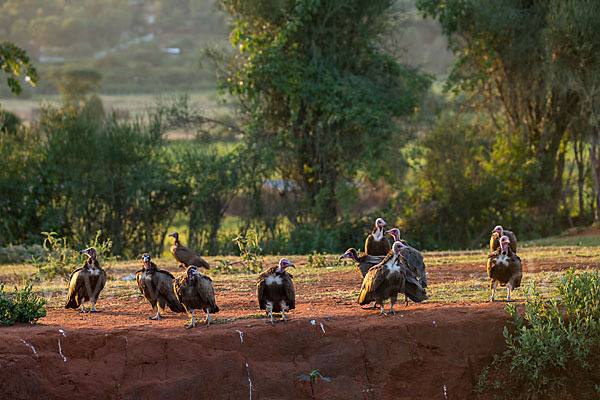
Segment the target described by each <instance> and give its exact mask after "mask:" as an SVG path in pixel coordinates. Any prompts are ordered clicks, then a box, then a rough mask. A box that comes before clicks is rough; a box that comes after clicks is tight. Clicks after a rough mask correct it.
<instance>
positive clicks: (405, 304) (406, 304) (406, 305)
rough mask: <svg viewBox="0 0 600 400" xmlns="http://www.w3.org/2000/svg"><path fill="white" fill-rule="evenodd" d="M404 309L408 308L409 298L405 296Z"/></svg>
mask: <svg viewBox="0 0 600 400" xmlns="http://www.w3.org/2000/svg"><path fill="white" fill-rule="evenodd" d="M404 307H408V296H406V295H404Z"/></svg>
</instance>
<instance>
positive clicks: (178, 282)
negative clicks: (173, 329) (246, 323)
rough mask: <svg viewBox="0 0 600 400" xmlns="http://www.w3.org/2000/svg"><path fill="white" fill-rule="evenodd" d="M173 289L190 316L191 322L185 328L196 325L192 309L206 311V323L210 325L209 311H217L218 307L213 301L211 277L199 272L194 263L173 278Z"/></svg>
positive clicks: (213, 293) (213, 292)
mask: <svg viewBox="0 0 600 400" xmlns="http://www.w3.org/2000/svg"><path fill="white" fill-rule="evenodd" d="M173 290H174V292H175V295H176V296H177V299H178V300H179V302H180V303H181V304H182V305H183V307H185V311H186V312H187V313H188V316H190V318H191V322H190V324H189V325H186V328H193V327H195V326H196V322H195V321H194V310H204V312H206V325H210V321H212V319H211V318H210V313H211V312H212V313H216V312H219V307H218V306H217V304H216V303H215V291H214V289H213V285H212V279H210V278H209V277H208V276H206V275H203V274H201V273H200V272H199V271H198V267H196V266H195V265H192V266H189V267H188V268H187V270H186V271H185V273H183V274H181V275H179V276H178V277H177V278H175V280H174V281H173Z"/></svg>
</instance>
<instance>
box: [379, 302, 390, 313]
mask: <svg viewBox="0 0 600 400" xmlns="http://www.w3.org/2000/svg"><path fill="white" fill-rule="evenodd" d="M379 315H388V314H387V313H386V312H385V309H384V308H383V302H382V303H381V312H380V313H379Z"/></svg>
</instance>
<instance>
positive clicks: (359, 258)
mask: <svg viewBox="0 0 600 400" xmlns="http://www.w3.org/2000/svg"><path fill="white" fill-rule="evenodd" d="M385 225H386V222H385V221H384V220H383V219H382V218H377V220H376V221H375V226H374V228H373V232H372V233H371V234H370V235H369V236H368V237H367V240H366V242H365V251H364V253H362V254H359V253H358V251H356V249H354V248H351V249H348V250H347V251H346V252H345V253H344V254H342V255H341V256H340V260H341V259H344V258H350V259H351V260H352V261H354V262H355V263H357V264H358V269H359V270H360V272H361V274H362V276H363V282H362V286H361V289H360V294H359V296H358V303H359V304H360V305H365V304H370V303H371V302H373V301H374V302H375V306H374V307H375V308H377V306H380V307H381V312H380V314H383V315H387V313H386V311H385V309H384V306H383V303H384V302H385V301H386V300H388V299H389V300H390V302H391V308H390V312H392V313H395V310H394V304H395V303H396V301H397V298H398V294H399V293H403V294H404V302H405V305H408V302H409V299H410V300H412V301H414V302H417V303H419V302H422V301H424V300H427V299H428V296H427V292H426V288H427V273H426V271H425V263H424V262H423V256H422V255H421V253H420V252H419V251H418V250H416V249H414V248H412V247H410V246H409V245H408V244H407V243H406V241H404V240H401V239H400V231H399V230H398V229H397V228H393V229H390V230H385ZM386 234H389V235H391V236H392V237H393V239H394V241H393V244H390V241H389V240H388V238H387V237H386ZM169 236H172V237H173V238H174V239H175V243H174V244H173V246H171V253H172V254H173V257H174V258H175V260H176V261H177V263H178V264H179V266H180V268H186V271H185V272H184V273H183V274H181V275H180V276H178V277H177V278H175V277H174V276H173V275H172V274H171V273H170V272H168V271H163V270H161V269H159V268H158V267H157V266H156V264H155V263H153V262H152V259H151V256H150V254H148V253H145V254H144V255H143V256H142V266H143V267H142V269H140V270H139V271H138V272H137V273H136V280H137V285H138V287H139V289H140V292H141V293H142V294H143V295H144V297H145V298H146V300H148V302H149V303H150V305H151V306H152V310H153V312H154V311H155V310H156V314H155V315H154V316H152V317H150V319H153V320H155V319H160V318H161V312H164V309H165V307H166V306H169V308H170V309H171V311H173V312H184V311H185V312H186V313H187V314H188V316H189V317H190V320H191V322H190V324H189V325H186V327H187V328H191V327H194V326H195V320H194V310H202V311H204V312H205V313H206V323H207V325H208V324H210V321H211V317H210V314H211V313H216V312H218V311H219V307H218V306H217V304H216V303H215V293H214V289H213V285H212V280H211V279H210V277H208V276H206V275H204V274H202V273H201V272H200V271H199V269H200V268H202V269H209V268H210V266H209V264H208V263H207V262H206V261H205V260H203V259H202V257H200V256H199V255H198V254H197V253H196V252H195V251H193V250H191V249H189V248H187V247H184V246H182V245H181V243H180V242H179V235H178V234H177V233H176V232H175V233H172V234H170V235H169ZM516 252H517V238H516V236H515V234H514V233H513V232H511V231H508V230H504V229H503V228H502V227H501V226H496V227H495V228H494V230H493V231H492V237H491V239H490V254H489V255H488V261H487V272H488V276H489V277H490V279H491V283H490V287H491V291H492V296H491V298H490V301H494V295H495V292H496V287H497V286H498V284H500V285H503V286H504V285H506V286H507V288H508V295H507V298H506V300H507V301H510V292H511V290H512V289H514V288H517V287H519V286H520V284H521V277H522V276H523V268H522V265H521V259H520V258H519V256H518V255H517V254H516ZM81 253H82V254H86V255H87V257H88V258H87V260H86V261H85V263H84V265H83V267H81V268H79V269H77V270H75V271H74V272H73V273H72V274H71V277H70V279H69V294H68V300H67V304H66V305H65V308H74V309H77V308H78V307H80V306H81V312H97V311H96V302H97V301H98V296H99V295H100V292H101V291H102V289H103V288H104V285H105V284H106V272H104V270H103V269H102V268H101V267H100V264H99V263H98V258H97V252H96V249H94V248H93V247H90V248H88V249H85V250H82V251H81ZM289 267H292V268H295V266H294V265H293V264H292V263H291V262H290V260H288V259H287V258H282V259H281V260H280V261H279V264H278V265H274V266H272V267H270V268H268V269H267V270H265V271H264V272H262V273H261V274H260V275H259V276H258V280H257V284H256V294H257V297H258V304H259V306H260V309H261V310H265V313H266V315H267V316H268V317H269V318H270V321H271V323H274V320H273V312H276V313H279V312H280V313H281V318H282V320H283V321H287V319H286V317H285V312H286V311H289V310H293V309H294V308H295V303H296V294H295V290H294V283H293V281H292V279H293V276H292V275H291V274H290V273H288V272H287V271H286V269H287V268H289ZM86 301H90V302H91V303H92V306H91V309H90V308H89V307H88V309H87V310H86V308H85V302H86Z"/></svg>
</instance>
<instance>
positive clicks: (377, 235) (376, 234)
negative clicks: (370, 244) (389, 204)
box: [373, 227, 384, 242]
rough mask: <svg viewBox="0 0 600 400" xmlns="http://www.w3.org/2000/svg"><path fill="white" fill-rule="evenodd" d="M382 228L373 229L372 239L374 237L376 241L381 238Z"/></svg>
mask: <svg viewBox="0 0 600 400" xmlns="http://www.w3.org/2000/svg"><path fill="white" fill-rule="evenodd" d="M383 235H384V232H383V228H380V227H377V228H376V229H375V230H374V231H373V239H375V240H376V241H377V242H379V241H380V240H381V239H383Z"/></svg>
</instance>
